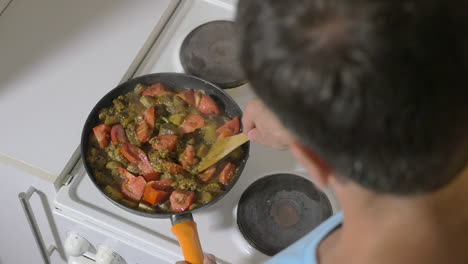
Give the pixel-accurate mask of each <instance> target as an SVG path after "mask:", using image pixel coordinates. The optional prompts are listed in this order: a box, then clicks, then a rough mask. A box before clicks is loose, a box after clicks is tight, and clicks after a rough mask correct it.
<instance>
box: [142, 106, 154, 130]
mask: <svg viewBox="0 0 468 264" xmlns="http://www.w3.org/2000/svg"><path fill="white" fill-rule="evenodd" d="M142 115H143V119H144V120H145V122H146V124H148V126H149V128H151V129H154V124H155V122H156V114H155V109H154V107H151V108H148V109H146V110H145V111H143V114H142Z"/></svg>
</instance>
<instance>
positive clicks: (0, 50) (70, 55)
mask: <svg viewBox="0 0 468 264" xmlns="http://www.w3.org/2000/svg"><path fill="white" fill-rule="evenodd" d="M178 2H179V1H174V0H158V1H154V0H139V1H126V0H101V1H94V0H80V1H61V0H41V1H36V0H13V1H12V2H11V4H10V5H9V6H8V8H7V9H6V10H5V12H3V14H2V15H1V16H0V120H2V121H3V122H5V121H7V125H4V126H2V129H1V131H0V155H3V160H6V161H7V162H8V160H10V161H11V160H20V161H22V162H23V163H24V164H25V165H28V166H30V167H31V168H34V169H35V170H36V173H37V174H50V175H55V176H56V175H59V174H60V172H61V171H62V170H63V168H64V166H65V164H66V162H67V161H68V160H69V159H70V157H71V155H72V153H73V152H74V151H75V149H76V147H77V146H78V144H79V142H80V136H81V130H82V127H83V124H84V121H85V120H86V117H87V115H88V113H89V112H90V111H91V109H92V107H93V106H94V105H95V104H96V103H97V101H98V100H99V99H100V98H101V97H102V96H103V95H104V94H106V93H107V92H108V91H109V90H111V89H112V88H114V87H115V86H116V85H117V84H118V83H119V82H121V80H122V79H125V78H130V77H131V75H132V73H133V71H134V70H135V68H136V66H137V65H138V62H139V61H140V60H141V59H142V57H143V56H144V54H145V51H146V50H147V49H148V48H149V47H150V45H151V44H152V41H153V40H154V39H155V37H156V35H157V34H158V32H159V31H160V30H161V28H162V27H163V26H164V24H165V22H166V21H167V20H168V19H169V17H170V15H171V14H172V11H173V10H174V8H175V7H176V5H177V4H178ZM4 124H5V123H4Z"/></svg>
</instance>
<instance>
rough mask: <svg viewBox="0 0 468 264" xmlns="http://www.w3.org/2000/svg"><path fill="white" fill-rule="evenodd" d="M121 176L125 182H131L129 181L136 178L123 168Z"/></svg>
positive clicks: (120, 168)
mask: <svg viewBox="0 0 468 264" xmlns="http://www.w3.org/2000/svg"><path fill="white" fill-rule="evenodd" d="M119 174H120V176H121V177H122V179H123V180H124V181H129V180H131V179H133V178H135V177H136V176H135V175H133V174H132V173H131V172H129V171H128V170H126V169H124V168H122V167H119Z"/></svg>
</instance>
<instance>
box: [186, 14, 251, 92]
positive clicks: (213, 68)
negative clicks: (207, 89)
mask: <svg viewBox="0 0 468 264" xmlns="http://www.w3.org/2000/svg"><path fill="white" fill-rule="evenodd" d="M238 35H239V31H238V29H237V28H236V26H235V23H234V22H232V21H225V20H217V21H212V22H208V23H206V24H203V25H201V26H199V27H197V28H195V29H194V30H193V31H192V32H190V34H188V36H187V37H186V38H185V39H184V42H183V43H182V47H181V49H180V60H181V63H182V66H183V67H184V70H185V71H186V72H187V73H189V74H191V75H195V76H198V77H200V78H202V79H205V80H207V81H210V82H212V83H215V84H217V85H218V86H220V87H221V88H233V87H237V86H240V85H242V84H244V83H246V82H247V80H246V78H245V76H244V74H243V71H242V69H241V67H240V63H239V60H238V48H237V37H238Z"/></svg>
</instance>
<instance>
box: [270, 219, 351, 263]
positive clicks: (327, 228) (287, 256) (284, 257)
mask: <svg viewBox="0 0 468 264" xmlns="http://www.w3.org/2000/svg"><path fill="white" fill-rule="evenodd" d="M342 223H343V213H342V212H340V213H337V214H336V215H334V216H332V217H330V218H328V219H327V220H326V221H325V222H323V223H322V224H320V225H319V226H317V227H316V228H315V229H314V230H313V231H312V232H310V233H309V234H307V235H305V236H304V237H303V238H301V239H299V240H298V241H296V242H295V243H294V244H292V245H291V246H289V247H287V248H286V249H284V250H283V251H281V252H280V253H278V254H276V255H275V256H273V258H271V259H270V260H269V261H267V262H266V264H319V263H318V261H317V248H318V246H319V245H320V242H322V240H323V239H325V238H326V237H327V236H328V235H329V234H330V233H331V232H332V231H334V230H335V229H336V228H338V227H339V226H340V225H341V224H342Z"/></svg>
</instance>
